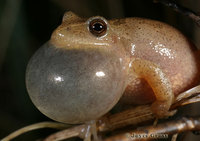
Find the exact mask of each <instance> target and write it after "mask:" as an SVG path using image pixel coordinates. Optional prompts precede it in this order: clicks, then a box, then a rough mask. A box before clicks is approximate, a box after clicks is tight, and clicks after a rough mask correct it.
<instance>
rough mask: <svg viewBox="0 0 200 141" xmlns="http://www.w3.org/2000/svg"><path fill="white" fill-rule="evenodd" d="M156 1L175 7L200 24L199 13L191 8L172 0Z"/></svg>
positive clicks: (155, 0) (156, 0) (156, 1)
mask: <svg viewBox="0 0 200 141" xmlns="http://www.w3.org/2000/svg"><path fill="white" fill-rule="evenodd" d="M154 2H155V3H161V4H164V5H166V6H168V7H171V8H172V9H174V10H175V11H177V12H179V13H181V14H183V15H186V16H188V17H189V18H191V19H192V20H194V21H195V23H196V24H197V25H198V26H200V16H199V15H197V14H196V13H195V12H193V11H191V10H190V9H187V8H185V7H182V6H180V5H178V4H176V3H175V2H172V1H170V0H154Z"/></svg>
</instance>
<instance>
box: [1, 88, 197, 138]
mask: <svg viewBox="0 0 200 141" xmlns="http://www.w3.org/2000/svg"><path fill="white" fill-rule="evenodd" d="M196 102H200V85H199V86H196V87H194V88H192V89H190V90H188V91H185V92H183V93H181V94H180V95H179V96H178V97H176V99H175V102H174V104H173V105H172V106H171V108H170V109H171V110H174V109H177V108H179V107H181V106H183V105H187V104H191V103H196ZM154 119H155V116H154V114H153V113H152V111H151V107H150V105H141V106H137V107H134V108H132V109H129V110H126V111H122V112H120V113H117V114H113V115H108V116H105V117H103V118H101V119H99V120H98V121H97V130H98V131H99V132H105V131H111V130H115V129H118V128H122V127H126V126H128V125H131V126H136V125H139V124H141V123H144V122H147V121H152V120H154ZM172 123H173V122H172ZM194 125H195V124H194ZM69 126H71V125H66V124H61V123H54V122H42V123H37V124H33V125H30V126H27V127H24V128H22V129H19V130H17V131H15V132H13V133H12V134H10V135H9V136H7V137H5V138H4V139H2V140H1V141H9V140H11V139H13V138H15V137H17V136H19V135H21V134H23V133H25V132H28V131H31V130H35V129H41V128H56V129H66V128H68V127H69ZM85 127H86V125H85V124H83V125H78V126H75V127H72V128H69V129H66V130H62V131H59V132H57V133H55V134H52V135H50V136H49V137H48V138H46V140H45V141H55V140H63V139H67V138H71V137H78V136H80V131H81V130H82V129H85ZM188 129H189V130H190V128H188ZM170 132H171V131H170ZM181 132H183V130H181Z"/></svg>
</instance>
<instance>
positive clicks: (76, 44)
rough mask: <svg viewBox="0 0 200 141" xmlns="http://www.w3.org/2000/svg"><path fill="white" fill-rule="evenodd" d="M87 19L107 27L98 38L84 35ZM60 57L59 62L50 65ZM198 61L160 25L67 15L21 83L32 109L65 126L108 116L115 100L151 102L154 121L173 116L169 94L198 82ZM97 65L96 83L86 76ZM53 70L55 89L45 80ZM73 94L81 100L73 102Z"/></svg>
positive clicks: (183, 39) (194, 51) (190, 47)
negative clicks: (23, 85) (59, 76)
mask: <svg viewBox="0 0 200 141" xmlns="http://www.w3.org/2000/svg"><path fill="white" fill-rule="evenodd" d="M93 19H101V20H103V21H105V23H106V24H107V27H108V29H107V32H106V34H105V35H104V36H102V37H96V36H94V35H93V34H92V33H90V31H89V29H88V24H89V23H90V21H92V20H93ZM46 50H48V51H46ZM45 52H46V53H45ZM48 52H50V53H48ZM49 54H53V55H52V56H49ZM55 54H56V55H55ZM60 54H62V55H61V59H55V60H56V63H52V62H50V61H54V58H57V57H58V58H59V56H60ZM84 55H85V56H84ZM54 56H56V57H54ZM42 57H44V58H42ZM76 58H78V59H76ZM98 58H99V59H98ZM43 60H45V61H43ZM46 60H48V61H46ZM49 60H50V61H49ZM58 60H59V61H58ZM77 60H78V61H77ZM198 60H200V57H199V55H197V49H196V48H195V47H194V46H193V45H192V44H191V43H190V42H189V41H188V39H187V38H186V37H185V36H184V35H182V34H181V33H180V32H179V31H177V30H176V29H174V28H173V27H171V26H169V25H166V24H164V23H161V22H158V21H153V20H148V19H141V18H126V19H116V20H110V21H107V20H106V19H104V18H103V17H99V16H97V17H92V18H89V19H82V18H80V17H78V16H77V15H75V14H73V13H72V12H67V13H66V14H65V15H64V17H63V21H62V24H61V25H60V26H59V27H58V28H57V29H56V30H55V31H54V32H53V34H52V36H51V39H50V41H49V42H48V43H47V44H46V45H44V47H43V48H42V49H40V50H39V51H38V53H36V54H35V56H34V57H33V58H32V59H31V61H30V63H29V65H28V68H27V74H26V76H27V78H26V83H27V88H28V92H29V94H30V97H31V99H32V101H33V103H34V104H35V105H36V106H37V107H38V109H39V110H40V111H41V112H43V113H44V114H45V115H47V116H49V117H50V118H53V119H54V120H57V121H61V122H65V123H80V122H85V121H89V120H94V119H96V118H98V117H100V116H102V115H103V114H105V113H106V112H108V111H109V110H110V109H111V108H112V107H113V106H114V105H115V104H116V103H117V102H118V100H119V99H120V98H121V99H120V103H121V104H132V105H133V104H145V103H152V102H153V104H152V111H153V112H154V113H155V114H156V115H157V116H158V117H165V116H169V115H172V114H173V112H170V111H169V107H170V106H171V104H172V103H173V100H174V95H177V94H179V93H180V92H182V91H184V90H186V89H188V88H190V87H192V86H194V85H195V84H197V82H198V81H199V78H200V77H199V75H200V74H199V73H200V65H199V61H198ZM73 62H75V63H73ZM48 63H50V67H48V65H46V64H48ZM62 63H63V65H62ZM41 64H42V65H41ZM57 64H60V65H57ZM54 66H56V67H55V68H54V70H53V71H52V69H51V68H53V67H54ZM98 67H99V68H101V69H100V70H101V72H97V73H96V75H98V77H99V78H100V77H102V78H101V79H102V80H99V78H98V79H97V78H96V77H93V76H90V74H93V72H94V73H95V72H96V70H95V68H98ZM40 68H42V69H40ZM66 68H68V69H66ZM60 69H61V70H60ZM35 70H37V71H35ZM42 71H43V73H41V72H42ZM56 71H58V72H60V74H62V75H63V82H62V86H60V85H59V87H58V90H57V91H56V90H55V89H53V87H54V86H50V84H49V83H47V82H46V81H48V79H46V78H48V77H49V76H52V74H54V73H55V72H56ZM45 72H46V74H45ZM90 72H91V73H90ZM36 74H37V75H36ZM44 74H45V75H44ZM69 74H70V75H69ZM84 74H85V75H84ZM68 75H69V76H70V77H68ZM99 75H100V76H99ZM71 76H73V77H71ZM79 76H80V77H79ZM39 79H42V80H45V81H40V80H39ZM54 79H55V78H54ZM60 79H61V78H60ZM104 79H105V80H104ZM77 81H78V82H77ZM80 81H81V82H82V83H80ZM53 83H56V82H53ZM102 83H103V84H102ZM40 85H41V87H42V88H40ZM47 86H48V89H45V90H44V89H43V87H47ZM89 86H90V87H89ZM55 87H57V85H56V86H55ZM80 87H81V88H80ZM51 88H52V89H51ZM59 89H61V90H60V91H62V92H60V91H59ZM52 91H54V92H52ZM68 91H70V92H68ZM41 93H42V94H41ZM43 93H45V94H43ZM56 93H58V94H56ZM78 94H80V95H81V96H80V97H78V98H77V100H76V96H77V95H78ZM41 95H42V97H41ZM49 95H50V96H49ZM97 96H98V98H97ZM49 97H50V98H49ZM52 97H53V98H52ZM65 97H66V99H65ZM91 97H92V98H91ZM60 99H62V100H60ZM63 99H64V100H63ZM65 101H66V102H65ZM60 103H71V104H60ZM88 103H89V104H88ZM85 105H86V106H85ZM57 110H58V111H57ZM69 111H70V112H69Z"/></svg>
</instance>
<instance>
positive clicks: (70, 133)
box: [44, 125, 85, 141]
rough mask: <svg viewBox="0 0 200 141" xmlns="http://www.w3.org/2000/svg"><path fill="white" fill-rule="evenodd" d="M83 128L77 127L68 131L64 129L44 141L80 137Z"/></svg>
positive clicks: (81, 126) (58, 140)
mask: <svg viewBox="0 0 200 141" xmlns="http://www.w3.org/2000/svg"><path fill="white" fill-rule="evenodd" d="M84 128H85V125H79V126H75V127H72V128H70V129H65V130H63V131H62V132H57V133H55V134H52V135H50V136H49V137H47V138H46V139H45V140H44V141H60V140H64V139H67V138H71V137H77V136H80V133H81V130H82V129H84Z"/></svg>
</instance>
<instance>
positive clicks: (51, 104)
mask: <svg viewBox="0 0 200 141" xmlns="http://www.w3.org/2000/svg"><path fill="white" fill-rule="evenodd" d="M123 67H124V65H123V64H122V62H121V61H120V59H119V58H118V57H117V56H115V55H114V54H111V53H108V52H104V51H101V50H98V49H90V50H85V49H84V50H78V49H75V50H72V49H70V50H66V49H61V48H59V49H58V48H56V47H54V46H52V45H51V44H50V43H47V44H45V45H44V46H43V47H42V48H40V49H39V50H38V51H37V52H36V53H35V55H34V56H33V57H32V59H31V60H30V62H29V64H28V67H27V72H26V85H27V90H28V93H29V95H30V97H31V100H32V101H33V103H34V104H35V105H36V107H37V108H38V109H39V110H40V111H41V112H42V113H44V114H45V115H47V116H48V117H50V118H52V119H54V120H57V121H60V122H65V123H81V122H85V121H89V120H94V119H96V118H98V117H100V116H102V115H103V114H105V113H106V112H107V111H108V110H110V109H111V108H112V107H113V106H114V105H115V104H116V103H117V101H118V100H119V98H120V97H121V95H122V93H123V91H124V88H125V75H126V74H125V73H124V69H123ZM102 105H103V106H102Z"/></svg>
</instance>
